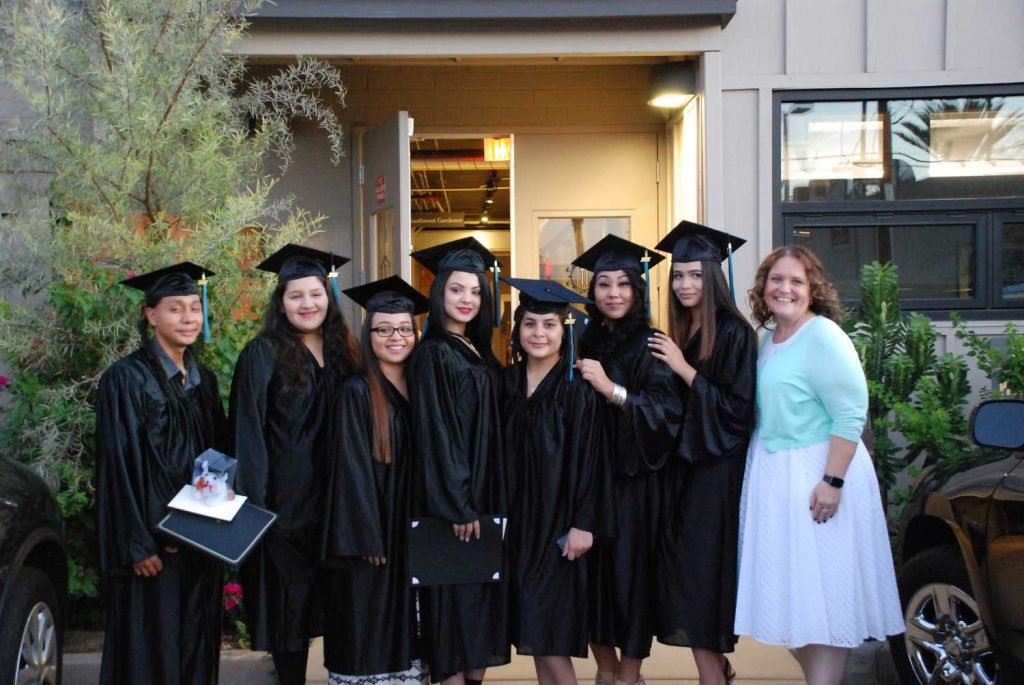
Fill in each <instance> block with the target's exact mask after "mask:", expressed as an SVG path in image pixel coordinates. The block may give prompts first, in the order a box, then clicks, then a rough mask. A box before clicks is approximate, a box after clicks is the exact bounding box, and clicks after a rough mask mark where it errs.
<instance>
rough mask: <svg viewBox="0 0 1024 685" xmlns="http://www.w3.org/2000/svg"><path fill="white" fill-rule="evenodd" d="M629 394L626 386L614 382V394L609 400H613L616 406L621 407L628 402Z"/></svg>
mask: <svg viewBox="0 0 1024 685" xmlns="http://www.w3.org/2000/svg"><path fill="white" fill-rule="evenodd" d="M627 396H628V393H627V392H626V389H625V388H624V387H622V386H621V385H619V384H618V383H612V396H611V397H610V398H609V400H608V401H609V402H611V403H612V404H614V405H615V406H616V407H619V408H620V409H621V408H622V407H623V406H625V404H626V397H627Z"/></svg>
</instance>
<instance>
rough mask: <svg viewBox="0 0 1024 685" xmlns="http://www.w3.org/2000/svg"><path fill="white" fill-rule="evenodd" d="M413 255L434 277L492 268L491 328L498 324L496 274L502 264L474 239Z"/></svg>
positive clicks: (498, 308)
mask: <svg viewBox="0 0 1024 685" xmlns="http://www.w3.org/2000/svg"><path fill="white" fill-rule="evenodd" d="M412 256H413V257H415V258H416V260H417V261H418V262H419V263H420V264H422V265H423V266H425V267H427V269H429V270H430V272H431V273H432V274H435V275H436V274H439V273H441V272H442V271H465V272H466V273H471V274H482V273H486V272H487V269H493V270H494V318H495V323H494V325H495V326H500V325H501V307H500V304H499V300H498V274H499V273H501V263H500V262H499V261H498V258H497V257H495V256H494V254H493V253H492V252H491V251H490V250H488V249H487V248H486V247H484V246H483V245H482V244H481V243H480V241H479V240H477V239H476V238H473V237H469V238H459V239H458V240H451V241H449V242H447V243H441V244H440V245H435V246H434V247H428V248H425V249H423V250H416V251H415V252H413V253H412Z"/></svg>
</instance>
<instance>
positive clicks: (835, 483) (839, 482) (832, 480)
mask: <svg viewBox="0 0 1024 685" xmlns="http://www.w3.org/2000/svg"><path fill="white" fill-rule="evenodd" d="M821 479H822V480H823V481H825V482H826V483H828V484H829V485H831V486H832V487H834V488H835V489H836V490H838V489H839V488H841V487H843V483H845V482H846V481H844V480H843V479H842V478H840V477H839V476H830V475H828V474H827V473H826V474H825V475H824V476H822V477H821Z"/></svg>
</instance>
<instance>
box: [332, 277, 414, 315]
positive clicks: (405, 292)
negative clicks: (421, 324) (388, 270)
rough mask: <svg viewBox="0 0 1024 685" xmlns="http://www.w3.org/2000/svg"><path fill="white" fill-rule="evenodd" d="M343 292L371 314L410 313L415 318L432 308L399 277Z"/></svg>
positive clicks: (373, 282) (384, 279) (358, 286)
mask: <svg viewBox="0 0 1024 685" xmlns="http://www.w3.org/2000/svg"><path fill="white" fill-rule="evenodd" d="M343 292H344V293H345V294H346V295H348V296H349V297H351V298H352V299H353V300H355V301H356V303H357V304H358V305H359V306H361V307H362V308H363V309H365V310H366V311H367V312H368V313H371V314H372V313H373V312H383V313H385V314H402V313H406V312H408V313H409V314H412V315H414V316H415V315H416V314H422V313H424V312H425V311H427V309H429V308H430V300H428V299H427V298H426V297H424V296H423V295H422V294H421V293H420V292H419V291H418V290H416V288H414V287H412V286H411V285H409V284H408V283H406V282H405V281H403V280H402V279H401V278H400V277H398V276H388V277H387V278H382V279H380V280H378V281H372V282H370V283H367V284H365V285H357V286H355V287H352V288H347V289H346V290H344V291H343Z"/></svg>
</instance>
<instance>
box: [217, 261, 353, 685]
mask: <svg viewBox="0 0 1024 685" xmlns="http://www.w3.org/2000/svg"><path fill="white" fill-rule="evenodd" d="M346 261H348V260H346V259H344V258H334V257H333V255H330V254H328V253H326V252H321V251H319V250H313V249H311V248H308V247H302V246H299V245H286V246H284V247H283V248H281V249H280V250H278V251H277V252H275V253H274V254H272V255H271V256H269V257H268V258H267V259H266V260H264V261H263V263H261V264H259V265H258V266H257V268H259V269H262V270H264V271H269V272H271V273H276V274H277V287H276V288H275V289H274V292H273V294H272V295H271V298H270V303H269V304H268V305H267V309H266V313H265V315H264V319H263V331H262V332H261V333H260V334H259V335H258V336H257V337H256V338H254V339H253V340H251V341H250V342H249V344H248V345H246V346H245V349H244V350H242V354H241V355H240V356H239V358H238V363H237V365H236V366H235V375H234V378H233V379H232V383H231V407H230V416H231V425H232V428H233V429H234V435H235V457H236V458H237V459H238V476H237V481H236V482H237V485H238V489H239V492H241V493H242V494H244V495H247V496H248V497H249V501H250V502H252V503H253V504H255V505H257V506H260V507H263V508H265V509H269V510H271V511H273V512H276V513H277V514H278V519H277V521H276V522H275V524H274V526H273V527H272V528H271V529H270V530H269V531H268V533H267V535H266V537H265V538H264V539H263V541H262V542H261V543H260V545H259V547H258V548H257V549H256V550H254V551H253V553H252V555H251V556H250V557H249V559H247V560H246V562H245V563H244V564H243V565H242V569H241V580H242V587H243V588H244V590H245V600H246V601H245V607H246V611H247V613H248V619H249V632H250V635H251V636H252V649H254V650H258V651H270V652H271V653H272V654H273V657H274V667H275V669H276V671H277V675H278V678H279V679H280V681H281V683H282V685H297V684H298V685H301V683H304V682H305V681H306V660H307V658H308V652H309V639H310V638H311V637H314V636H316V635H320V634H321V632H322V622H323V621H322V618H323V617H322V610H323V603H322V601H321V599H320V597H318V595H317V593H318V590H319V588H318V587H317V583H316V581H317V566H318V561H319V558H320V543H321V537H322V536H321V525H322V519H323V509H322V503H323V490H324V485H323V483H324V475H325V470H324V463H323V455H322V447H321V444H320V438H321V429H322V427H323V419H324V416H325V415H326V411H327V407H328V402H329V399H330V397H331V394H330V393H331V392H332V387H334V386H337V385H338V384H339V383H340V382H341V380H342V379H343V378H344V377H345V376H347V375H349V374H350V373H352V372H353V371H354V370H355V368H356V367H357V364H358V359H359V349H358V343H357V342H356V340H355V338H354V337H353V336H352V335H351V334H350V333H349V330H348V326H347V325H346V324H345V319H344V318H343V317H342V314H341V309H340V308H339V304H338V301H337V299H338V298H337V291H336V290H335V286H336V283H334V281H335V280H336V278H337V271H336V267H337V266H338V265H339V264H342V263H344V262H346Z"/></svg>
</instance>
